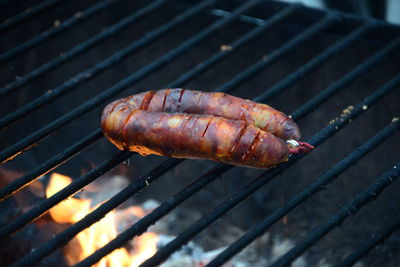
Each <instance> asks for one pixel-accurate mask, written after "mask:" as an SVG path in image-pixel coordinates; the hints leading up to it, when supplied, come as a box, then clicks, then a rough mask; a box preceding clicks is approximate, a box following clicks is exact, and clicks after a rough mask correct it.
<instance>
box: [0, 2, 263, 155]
mask: <svg viewBox="0 0 400 267" xmlns="http://www.w3.org/2000/svg"><path fill="white" fill-rule="evenodd" d="M259 1H260V0H253V1H249V2H246V3H245V4H243V5H241V6H240V7H238V8H237V9H235V11H234V12H233V13H232V17H230V18H224V19H220V20H218V21H216V22H215V23H213V24H212V25H211V26H209V27H208V28H206V29H204V30H203V31H201V32H199V33H197V34H196V35H194V36H193V37H192V38H190V39H189V40H187V41H186V42H184V43H182V44H181V45H179V46H178V47H176V48H174V49H172V50H170V51H169V52H167V53H166V54H164V55H163V56H162V57H160V58H159V59H157V60H156V61H153V62H152V63H150V64H148V65H147V66H145V67H144V68H142V69H140V70H139V71H137V72H135V73H134V74H132V75H130V76H128V77H127V78H125V79H123V80H121V81H120V82H118V83H117V84H115V85H114V86H112V87H111V88H109V89H107V90H105V91H103V92H102V93H101V94H99V95H97V96H96V97H94V98H92V99H90V100H88V101H86V102H85V103H83V104H82V105H80V106H79V107H77V108H75V109H74V110H72V111H70V112H69V113H67V114H65V115H64V116H62V117H60V118H59V119H57V120H55V121H53V122H52V123H50V124H48V125H47V126H45V127H43V128H42V129H40V130H38V131H36V132H34V133H33V134H31V135H30V136H28V137H26V138H24V139H22V140H21V141H19V142H18V143H16V144H15V145H13V146H11V147H10V148H8V149H6V150H5V151H3V152H2V155H1V156H0V161H1V162H6V161H8V160H11V159H12V158H14V157H15V156H17V155H19V154H21V153H23V152H24V151H25V150H26V149H29V146H30V145H32V144H33V143H35V142H37V141H39V140H41V139H42V138H44V137H45V136H47V135H49V134H50V133H51V132H53V131H54V130H56V129H58V128H60V127H61V126H63V125H65V124H66V123H68V122H70V121H71V120H73V119H74V118H76V117H78V116H80V115H82V114H83V113H85V112H87V111H89V110H91V109H92V108H94V107H95V106H97V105H99V104H100V103H102V102H104V101H106V100H109V99H110V98H111V97H112V96H114V95H116V94H117V93H119V92H121V91H122V90H124V89H126V88H127V87H129V86H131V85H132V84H134V83H135V82H137V81H139V80H141V79H143V78H144V77H145V76H147V75H148V74H150V73H151V72H153V71H154V70H156V69H158V68H160V67H161V66H162V65H163V64H166V63H168V62H170V61H171V60H172V59H174V58H175V57H177V56H179V55H180V54H181V53H183V52H185V51H187V50H189V49H190V48H191V47H192V46H193V45H195V44H197V43H198V42H200V41H202V40H203V39H205V38H206V37H207V36H208V35H210V34H211V33H213V32H215V31H216V30H217V29H219V28H221V27H222V26H224V25H225V24H227V23H228V22H230V21H231V20H233V19H234V18H235V17H236V16H238V15H239V14H240V13H242V12H244V11H245V10H247V9H249V8H250V7H252V6H253V5H255V4H256V3H257V2H259Z"/></svg>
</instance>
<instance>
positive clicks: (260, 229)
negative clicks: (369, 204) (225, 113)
mask: <svg viewBox="0 0 400 267" xmlns="http://www.w3.org/2000/svg"><path fill="white" fill-rule="evenodd" d="M399 84H400V75H397V76H396V77H395V78H393V79H392V80H390V81H389V82H388V83H386V84H385V85H384V86H383V87H381V88H380V89H379V90H377V91H375V92H374V93H373V94H371V95H370V96H368V97H367V98H365V99H364V100H363V101H361V103H359V104H357V105H356V106H355V107H354V108H353V109H352V110H351V111H350V112H349V113H347V114H343V116H341V117H340V119H338V120H336V121H335V122H333V123H332V124H330V125H328V126H327V127H325V128H324V129H323V130H322V131H320V132H319V133H317V134H316V135H314V137H313V138H312V139H311V140H309V142H310V143H311V144H313V145H315V146H318V145H319V144H320V143H321V142H323V141H325V140H326V139H328V138H329V137H330V136H332V135H333V134H334V133H335V132H337V131H338V130H339V129H341V128H342V127H344V126H345V125H347V124H348V123H349V121H351V120H353V119H354V118H356V117H357V116H359V115H360V114H361V113H362V112H363V111H364V110H363V106H364V107H365V106H371V105H372V104H374V103H376V101H378V100H379V99H381V98H382V97H383V96H385V95H386V94H387V93H388V92H389V91H391V90H393V89H394V88H396V86H399ZM394 126H395V127H399V123H396V124H395V125H394ZM390 127H393V124H392V125H391V126H390ZM385 129H386V130H387V128H385ZM387 131H388V130H387ZM383 134H387V132H383V133H381V135H383ZM379 138H380V137H376V138H373V139H370V140H369V141H368V142H367V143H369V142H376V141H379ZM371 140H372V141H371ZM382 141H383V140H382ZM367 149H368V148H367V147H366V146H364V147H363V149H359V150H357V151H354V153H352V154H351V155H352V156H351V158H349V156H348V157H346V158H344V159H343V160H342V161H340V162H339V163H338V164H337V165H336V166H335V167H334V168H331V169H330V170H329V171H328V172H327V173H325V174H324V175H323V176H321V177H320V178H318V179H317V180H315V182H314V183H312V184H311V185H310V186H309V187H307V188H306V189H305V190H304V191H302V192H301V193H299V194H297V195H296V196H295V197H294V198H292V199H291V200H290V201H289V202H287V203H286V204H285V205H284V206H283V207H281V208H279V209H278V210H276V211H275V212H273V213H272V214H271V215H270V216H268V217H267V218H266V219H264V220H263V221H262V222H261V223H259V224H257V225H256V226H255V227H253V228H252V229H251V230H250V231H249V232H247V233H246V234H245V235H243V236H242V237H241V238H239V239H238V240H237V241H235V242H234V243H233V244H231V245H230V246H229V247H228V248H227V249H226V250H224V251H223V252H222V253H221V254H219V255H218V256H217V257H216V258H215V259H214V260H213V261H212V262H210V265H209V266H220V265H221V264H222V263H224V262H226V261H227V260H229V259H230V258H231V257H233V256H234V255H235V254H237V253H238V252H240V251H241V250H242V249H243V248H245V247H246V246H247V245H248V244H250V243H251V242H252V241H254V240H255V239H256V238H257V237H259V236H260V235H262V234H263V233H264V232H265V231H266V230H267V229H268V228H269V227H271V226H272V225H273V224H274V223H276V222H277V221H279V220H280V219H281V218H283V217H284V216H285V215H286V214H287V213H289V212H290V211H291V210H293V209H294V208H295V207H296V206H298V205H300V204H301V203H302V202H303V201H304V200H305V199H307V198H308V197H310V196H312V194H313V193H316V192H318V191H320V190H323V189H324V188H325V184H327V183H329V182H331V181H332V180H333V179H335V178H336V177H337V176H338V175H339V174H340V173H341V172H343V171H344V170H346V169H347V168H348V167H350V166H351V165H352V164H354V162H355V161H357V160H358V159H359V157H362V156H363V155H362V154H363V153H365V152H366V150H367ZM301 157H302V156H298V157H293V160H291V161H289V162H288V163H287V164H282V165H280V166H279V167H278V168H276V169H275V170H274V174H275V175H277V174H279V173H280V172H281V171H283V168H285V165H288V164H292V163H294V161H297V160H298V159H299V158H301ZM281 166H282V167H281ZM267 177H268V176H267Z"/></svg>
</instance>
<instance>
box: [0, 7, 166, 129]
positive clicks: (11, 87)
mask: <svg viewBox="0 0 400 267" xmlns="http://www.w3.org/2000/svg"><path fill="white" fill-rule="evenodd" d="M165 2H166V0H157V1H154V2H151V3H150V4H149V5H147V6H145V7H143V8H141V9H139V10H138V11H136V12H135V13H133V14H131V15H129V16H128V17H125V18H123V19H122V20H120V21H119V22H117V23H115V24H114V25H112V26H110V27H108V28H107V29H105V30H104V31H102V32H100V33H99V34H97V35H95V36H93V37H92V38H90V39H88V40H86V41H84V42H83V43H80V44H78V45H76V46H74V47H73V48H71V49H70V50H68V51H67V52H63V53H62V54H61V55H60V56H59V57H57V58H55V59H53V60H51V61H49V62H47V63H45V64H43V65H42V66H40V67H38V68H36V69H34V70H33V71H31V72H29V73H28V74H26V75H25V76H23V77H21V78H18V79H16V80H15V81H13V82H11V83H9V84H7V85H5V86H3V87H2V88H0V98H2V97H4V96H6V95H8V94H10V93H11V92H15V91H16V90H17V89H19V88H21V87H23V86H24V85H26V84H27V83H29V82H32V81H34V80H36V79H37V78H39V77H41V76H43V75H45V74H46V73H48V72H49V71H51V70H54V69H56V68H58V67H60V66H62V65H63V64H64V63H67V62H68V61H69V60H71V59H73V58H74V57H76V56H78V55H80V54H82V53H83V52H85V51H86V50H88V49H90V48H91V47H93V46H95V45H96V44H98V43H99V42H101V41H103V40H105V39H107V38H109V37H111V36H113V35H114V34H116V33H117V32H119V31H121V30H123V29H124V28H126V27H127V26H129V25H130V24H132V23H133V22H135V21H137V20H138V19H140V18H141V17H142V16H144V15H146V14H147V13H150V12H151V11H153V10H154V9H156V8H158V7H160V6H161V5H162V4H164V3H165ZM0 128H1V127H0Z"/></svg>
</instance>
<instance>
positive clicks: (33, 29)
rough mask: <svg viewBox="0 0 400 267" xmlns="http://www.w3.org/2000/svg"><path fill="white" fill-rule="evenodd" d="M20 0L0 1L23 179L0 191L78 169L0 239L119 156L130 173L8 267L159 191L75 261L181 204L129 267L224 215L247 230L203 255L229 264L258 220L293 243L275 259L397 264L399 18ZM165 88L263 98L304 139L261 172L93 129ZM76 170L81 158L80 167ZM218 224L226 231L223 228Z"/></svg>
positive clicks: (256, 4)
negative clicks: (131, 146)
mask: <svg viewBox="0 0 400 267" xmlns="http://www.w3.org/2000/svg"><path fill="white" fill-rule="evenodd" d="M33 3H34V1H27V2H25V3H21V4H20V5H15V4H13V3H12V2H11V1H5V2H4V3H2V4H1V5H2V6H3V8H2V10H3V12H1V13H2V14H1V15H2V18H3V20H4V22H3V23H2V24H0V31H1V33H2V36H3V39H2V42H1V47H2V49H1V54H0V63H1V72H2V81H1V88H0V97H1V101H2V104H1V105H2V109H1V112H2V114H1V115H2V117H1V119H0V128H1V133H0V134H1V140H2V144H1V153H0V159H1V161H2V162H3V167H6V168H10V169H18V170H22V171H24V172H25V174H23V175H22V176H21V177H19V178H17V179H16V180H14V181H12V182H10V183H8V184H7V185H6V186H4V187H3V188H1V189H0V199H2V201H3V202H4V201H6V199H9V198H12V197H13V196H14V194H19V193H20V192H21V193H22V192H23V191H24V190H25V189H24V190H22V189H23V188H24V187H26V186H28V185H29V184H30V183H32V182H33V181H35V180H37V179H39V178H40V177H42V176H43V175H45V174H47V173H49V172H51V171H53V170H56V171H60V172H65V173H68V174H69V175H71V176H73V177H75V178H74V180H73V182H72V183H71V184H70V185H69V186H67V187H65V188H64V189H62V190H61V191H60V192H58V193H56V194H55V195H53V196H52V197H50V198H48V199H45V200H42V201H40V202H37V203H35V204H34V205H33V206H32V208H30V209H29V210H27V211H25V212H24V213H22V214H18V216H15V217H13V218H12V220H10V221H8V222H7V223H5V224H4V225H1V227H0V238H1V240H5V241H4V242H6V241H7V238H12V237H13V236H14V235H15V233H16V232H18V231H21V229H23V228H24V227H26V226H27V225H29V224H30V223H31V222H33V221H35V220H37V219H38V218H39V217H40V216H43V215H44V214H46V213H47V212H48V211H49V209H50V208H52V207H54V206H55V205H56V204H58V203H60V202H62V201H63V200H65V199H67V198H69V197H70V196H72V195H74V194H76V193H77V192H79V191H81V190H82V189H83V188H84V187H85V186H86V185H88V184H90V183H91V182H93V181H95V180H96V179H98V178H99V177H100V176H102V175H103V174H104V173H106V172H108V171H110V170H112V169H113V168H115V167H116V166H118V165H120V164H123V163H127V162H128V161H129V167H131V168H134V169H135V177H133V178H132V182H131V183H130V184H129V186H128V187H126V188H125V189H124V190H122V191H121V192H119V193H118V194H116V195H115V196H113V197H112V198H110V199H109V200H107V201H106V202H104V203H102V204H101V205H100V206H99V207H97V208H96V209H95V210H94V211H93V212H91V213H90V214H88V215H87V216H85V217H84V218H83V219H81V220H80V221H79V222H77V223H75V224H73V225H71V226H69V227H68V228H66V229H65V230H63V231H61V232H59V233H57V234H56V235H55V236H54V237H52V238H49V239H48V240H46V241H45V242H43V243H42V244H39V245H38V246H37V247H35V248H34V249H33V250H31V251H30V252H28V253H26V254H25V255H22V256H21V257H20V258H19V259H17V260H16V261H15V262H14V263H13V265H12V266H26V265H32V264H35V263H39V262H41V261H42V260H43V259H45V258H46V257H48V256H49V255H50V254H52V253H54V252H55V251H56V250H57V249H58V248H60V247H62V246H63V245H65V244H66V243H67V242H69V241H70V240H71V239H72V238H73V237H74V236H76V235H77V234H78V233H79V232H81V231H82V230H84V229H86V228H87V227H89V226H90V225H92V224H94V223H95V222H97V221H98V220H100V219H101V218H103V217H104V216H105V215H106V214H107V213H108V212H110V211H111V210H114V209H116V208H117V207H118V206H119V205H121V204H123V203H124V202H125V201H127V200H128V199H130V198H132V197H133V196H135V197H139V198H140V197H141V198H144V199H145V198H147V197H149V196H152V195H153V194H155V193H157V192H158V198H160V200H161V201H162V204H161V205H160V206H159V207H157V208H156V209H155V210H154V211H152V212H151V213H149V214H148V215H147V216H145V217H143V218H142V219H140V220H139V221H138V222H137V223H135V224H133V225H132V226H131V227H129V228H128V229H127V230H126V231H124V232H122V233H121V234H119V235H118V236H117V238H115V239H114V240H112V241H111V242H109V243H108V244H107V245H105V246H104V247H102V248H101V249H99V250H97V251H96V252H95V253H93V254H92V255H90V256H89V257H87V258H86V259H85V260H83V261H81V262H80V263H78V264H77V265H76V266H91V265H92V264H95V263H96V262H98V261H99V260H100V259H101V258H103V257H104V256H106V255H107V254H109V253H110V252H112V251H113V250H115V249H117V248H119V247H121V246H123V245H124V244H125V243H126V242H128V241H129V240H131V239H132V238H134V237H136V236H138V235H140V234H142V233H143V232H145V231H146V230H147V228H148V227H149V226H151V225H153V224H155V223H157V221H158V220H160V219H161V218H162V217H164V216H168V214H169V213H170V212H171V211H172V210H173V209H176V208H179V207H181V206H184V205H187V206H190V208H191V209H195V208H198V209H200V210H202V216H201V217H200V218H196V220H194V221H193V223H192V224H191V225H188V226H185V227H183V228H182V229H180V230H179V232H178V233H177V237H176V238H175V239H174V240H172V241H171V242H169V243H168V244H167V245H165V246H163V247H162V248H160V249H159V250H158V252H157V253H156V254H155V255H154V256H152V257H151V258H149V259H147V260H146V261H145V262H144V263H143V264H142V266H157V265H158V264H160V263H162V262H164V261H165V260H166V259H168V257H170V256H171V255H172V254H173V253H174V252H176V251H177V250H179V249H180V248H182V246H184V245H185V244H187V243H188V242H189V241H190V240H193V239H194V238H197V237H198V236H201V235H204V234H205V233H206V232H207V231H215V229H216V228H215V227H218V224H220V223H221V221H224V220H228V221H231V223H232V224H234V223H235V221H236V220H237V218H239V217H241V218H242V219H241V220H242V221H243V222H241V225H239V227H241V228H243V229H245V230H244V232H245V233H244V234H243V235H241V236H240V237H239V238H238V239H237V240H235V241H233V242H231V243H230V244H226V249H225V250H224V251H223V252H222V253H220V254H219V255H217V256H216V258H215V259H213V260H212V261H211V262H210V263H208V265H207V266H220V265H222V264H223V263H225V262H227V261H229V260H230V259H231V258H232V257H234V256H235V255H237V254H238V253H239V252H241V251H242V250H243V249H246V247H247V246H248V245H250V244H251V243H252V242H253V241H255V240H256V239H257V238H259V237H261V236H262V235H263V234H265V233H266V232H267V231H271V232H273V233H280V234H281V235H285V236H290V238H292V239H293V240H295V245H294V246H293V247H292V248H291V249H290V250H289V251H287V252H286V253H284V254H283V255H282V256H281V257H279V258H278V259H276V260H275V261H274V262H273V263H272V265H273V266H285V265H289V264H290V263H292V262H293V261H295V260H296V259H297V258H298V257H300V256H302V255H305V256H306V257H307V260H308V263H309V264H311V265H313V264H317V263H318V261H317V259H318V258H319V259H320V258H323V257H325V258H326V259H327V260H329V262H330V263H334V264H337V265H338V266H348V265H351V264H354V263H355V262H357V261H358V260H360V259H361V260H363V261H364V262H365V263H366V264H368V265H378V264H385V265H386V266H394V265H395V264H396V262H398V261H399V255H398V253H395V251H398V249H399V247H400V242H399V237H400V236H399V234H398V233H395V231H396V229H397V228H398V227H399V225H400V217H399V215H398V212H400V210H399V207H398V203H399V201H400V198H399V195H398V193H397V192H398V191H397V190H398V189H399V185H398V184H396V183H395V180H396V179H397V177H398V176H399V171H400V165H399V156H398V153H399V151H400V142H399V140H398V137H399V136H398V134H397V135H396V132H397V131H398V129H399V127H400V121H399V120H398V118H397V116H398V114H399V111H400V110H399V104H398V99H400V90H399V88H400V73H399V71H400V65H399V64H398V62H400V61H399V60H400V53H399V51H400V50H399V47H400V37H399V36H400V35H399V33H400V29H399V27H398V26H395V25H391V24H388V23H386V22H383V21H379V20H375V19H372V18H362V17H358V16H354V15H349V14H345V13H340V12H337V11H332V10H316V9H310V8H306V7H304V6H302V5H297V4H284V3H280V2H275V1H266V0H264V1H262V0H253V1H244V2H242V1H224V0H220V1H217V0H204V1H201V2H198V1H188V0H187V1H184V0H182V1H167V0H157V1H152V2H148V1H135V2H134V3H132V1H125V0H102V1H69V2H63V1H56V0H45V1H42V2H41V3H39V4H36V3H35V6H32V7H31V8H29V9H27V8H28V7H29V6H25V5H28V4H32V5H34V4H33ZM9 7H10V8H9ZM7 10H9V12H6V11H7ZM24 10H25V11H24ZM5 19H7V20H5ZM176 87H183V88H192V89H201V90H204V91H220V92H226V93H231V94H233V95H237V96H240V97H244V98H249V99H253V100H255V101H258V102H263V103H268V104H271V105H272V106H274V107H276V108H278V109H280V110H282V111H284V112H285V113H289V114H291V116H292V117H293V119H294V120H295V121H296V122H298V123H299V125H300V128H301V129H302V132H303V139H304V140H305V141H307V142H309V143H311V144H312V145H314V146H316V149H315V151H313V152H312V153H311V154H310V155H306V156H305V155H301V156H298V155H296V156H292V157H291V158H290V160H289V161H288V162H286V163H284V164H281V165H279V166H277V167H276V168H273V169H270V170H263V171H261V170H248V169H245V168H239V167H234V166H231V165H226V164H220V163H212V162H205V161H199V160H183V159H167V158H161V157H152V156H149V157H141V156H139V155H137V154H135V153H132V152H128V151H118V150H117V149H116V148H114V147H113V146H112V145H110V144H109V143H108V142H107V141H106V140H105V138H103V134H102V132H101V130H100V128H99V116H100V115H99V114H100V112H101V110H102V108H104V106H105V105H106V104H107V103H109V102H111V101H112V100H114V99H116V98H118V97H121V96H127V95H130V94H134V93H137V92H141V91H147V90H149V89H157V88H176ZM76 89H79V90H76ZM89 162H90V163H89ZM91 163H92V164H91ZM82 166H83V167H85V168H88V167H90V166H91V167H90V168H91V169H90V170H89V171H87V172H86V173H84V174H82V173H80V169H81V167H82ZM205 168H207V169H206V170H205ZM172 170H173V171H172ZM194 170H196V172H195V171H194ZM204 170H205V171H204ZM197 171H198V173H199V175H196V174H195V173H197ZM331 183H332V184H331ZM328 184H329V186H328ZM384 189H386V191H385V192H383V190H384ZM20 190H21V191H20ZM176 192H177V193H176ZM381 193H382V195H381ZM228 195H229V197H227V196H228ZM186 203H189V204H186ZM361 208H363V209H361ZM249 214H250V215H249ZM243 217H245V219H243ZM285 221H286V222H285ZM217 232H218V235H224V228H221V227H220V228H217ZM384 240H386V241H385V242H384ZM383 242H384V243H383ZM376 246H378V248H377V249H374V248H375V247H376ZM371 250H372V251H371ZM368 252H370V253H369V254H367V253H368ZM338 255H339V256H338Z"/></svg>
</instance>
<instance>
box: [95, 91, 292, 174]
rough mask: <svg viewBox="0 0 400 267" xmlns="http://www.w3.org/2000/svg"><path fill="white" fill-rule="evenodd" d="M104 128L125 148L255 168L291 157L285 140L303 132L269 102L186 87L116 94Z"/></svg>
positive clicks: (267, 166) (103, 119)
mask: <svg viewBox="0 0 400 267" xmlns="http://www.w3.org/2000/svg"><path fill="white" fill-rule="evenodd" d="M282 125H283V126H282ZM102 128H103V132H104V134H105V136H106V137H107V138H108V139H109V140H110V141H111V142H112V143H113V144H115V145H116V146H117V147H118V148H119V149H121V150H122V149H129V150H131V151H135V152H139V153H141V154H142V155H147V154H157V155H162V156H170V157H176V158H201V159H211V160H215V161H220V162H225V163H229V164H233V165H242V166H249V167H255V168H269V167H271V166H274V165H276V164H279V163H280V162H282V161H285V160H287V159H288V156H289V148H288V146H287V144H286V142H285V141H284V140H286V139H289V138H290V139H299V137H300V132H299V129H298V127H297V125H296V124H295V123H294V122H293V121H292V120H291V119H290V118H288V117H287V116H286V115H285V114H283V113H282V112H279V111H277V110H275V109H273V108H271V107H270V106H268V105H264V104H258V103H255V102H252V101H249V100H243V99H240V98H237V97H234V96H230V95H227V94H222V93H202V92H199V91H193V90H184V89H165V90H160V91H149V92H144V93H140V94H136V95H133V96H130V97H127V98H123V99H119V100H116V101H114V102H112V103H111V104H109V105H108V106H107V107H106V108H105V109H104V111H103V115H102Z"/></svg>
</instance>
